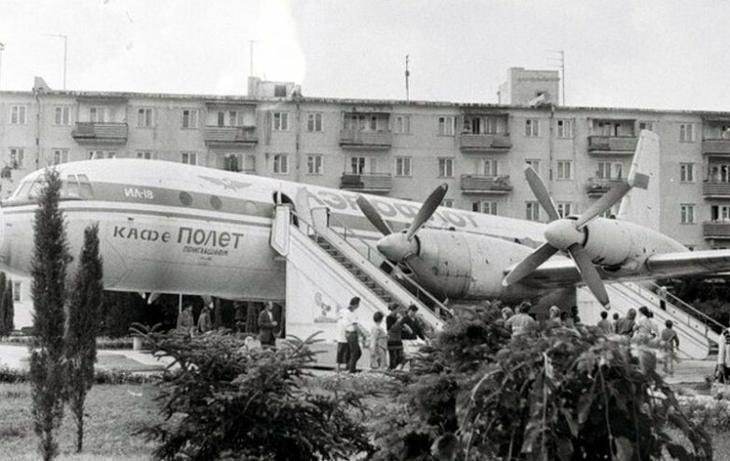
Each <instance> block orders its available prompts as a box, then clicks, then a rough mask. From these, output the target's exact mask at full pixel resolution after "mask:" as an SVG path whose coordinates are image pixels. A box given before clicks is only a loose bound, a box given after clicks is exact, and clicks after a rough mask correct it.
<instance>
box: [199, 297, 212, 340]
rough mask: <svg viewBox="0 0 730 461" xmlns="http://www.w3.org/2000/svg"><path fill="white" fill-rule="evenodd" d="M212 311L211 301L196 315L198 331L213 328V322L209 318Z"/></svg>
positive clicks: (202, 331) (203, 331) (206, 330)
mask: <svg viewBox="0 0 730 461" xmlns="http://www.w3.org/2000/svg"><path fill="white" fill-rule="evenodd" d="M212 312H213V301H211V302H210V304H209V305H208V307H204V308H203V310H202V311H201V312H200V316H199V317H198V331H199V332H200V333H207V332H209V331H210V330H212V329H213V322H212V321H211V319H210V316H211V313H212Z"/></svg>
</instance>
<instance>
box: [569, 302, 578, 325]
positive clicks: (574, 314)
mask: <svg viewBox="0 0 730 461" xmlns="http://www.w3.org/2000/svg"><path fill="white" fill-rule="evenodd" d="M570 318H571V320H573V326H576V325H580V316H579V315H578V306H571V307H570Z"/></svg>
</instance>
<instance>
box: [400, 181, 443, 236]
mask: <svg viewBox="0 0 730 461" xmlns="http://www.w3.org/2000/svg"><path fill="white" fill-rule="evenodd" d="M448 190H449V186H448V184H441V185H440V186H438V187H437V188H436V189H435V190H434V191H433V192H431V195H429V196H428V198H427V199H426V200H425V201H424V202H423V205H421V209H420V210H418V213H417V214H416V216H415V217H414V218H413V222H411V226H410V227H409V228H408V233H407V234H406V239H408V240H411V239H412V238H413V236H414V235H416V232H418V230H419V229H420V228H421V226H423V225H424V224H426V221H428V220H429V219H431V215H433V213H434V212H435V211H436V208H438V207H439V205H441V202H442V201H443V200H444V197H445V196H446V192H447V191H448Z"/></svg>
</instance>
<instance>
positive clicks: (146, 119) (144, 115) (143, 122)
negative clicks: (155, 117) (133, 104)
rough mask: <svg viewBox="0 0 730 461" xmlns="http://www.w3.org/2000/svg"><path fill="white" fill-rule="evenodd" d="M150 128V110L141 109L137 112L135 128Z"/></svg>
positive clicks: (147, 108)
mask: <svg viewBox="0 0 730 461" xmlns="http://www.w3.org/2000/svg"><path fill="white" fill-rule="evenodd" d="M151 127H152V108H150V107H141V108H140V109H139V110H137V128H151Z"/></svg>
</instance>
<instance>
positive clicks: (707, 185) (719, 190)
mask: <svg viewBox="0 0 730 461" xmlns="http://www.w3.org/2000/svg"><path fill="white" fill-rule="evenodd" d="M702 195H704V196H705V198H730V182H720V181H705V182H704V183H703V184H702Z"/></svg>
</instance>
